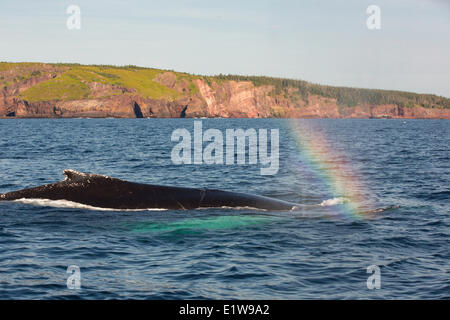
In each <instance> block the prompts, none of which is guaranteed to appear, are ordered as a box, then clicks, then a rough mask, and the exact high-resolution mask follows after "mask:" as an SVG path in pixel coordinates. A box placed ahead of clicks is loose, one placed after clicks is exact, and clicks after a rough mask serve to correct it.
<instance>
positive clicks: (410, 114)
mask: <svg viewBox="0 0 450 320" xmlns="http://www.w3.org/2000/svg"><path fill="white" fill-rule="evenodd" d="M0 88H1V90H0V117H8V118H33V117H41V118H42V117H43V118H71V117H93V118H94V117H118V118H142V117H172V118H176V117H224V118H268V117H281V118H427V119H438V118H440V119H450V99H447V98H444V97H438V96H435V95H423V94H415V93H409V92H399V91H386V90H368V89H356V88H343V87H330V86H321V85H316V84H311V83H308V82H305V81H299V80H289V79H277V78H267V77H244V76H222V75H220V76H215V77H207V76H196V75H191V74H186V73H179V72H174V71H166V70H159V69H150V68H140V67H136V66H126V67H113V66H89V65H88V66H83V65H74V64H43V63H0Z"/></svg>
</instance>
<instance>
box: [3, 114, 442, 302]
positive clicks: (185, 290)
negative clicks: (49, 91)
mask: <svg viewBox="0 0 450 320" xmlns="http://www.w3.org/2000/svg"><path fill="white" fill-rule="evenodd" d="M194 121H202V125H203V129H204V130H206V129H208V128H214V129H219V130H221V131H222V132H223V133H224V134H225V130H226V129H229V128H234V129H237V128H242V129H249V128H254V129H255V130H259V129H264V128H265V129H269V130H270V129H278V130H279V171H278V173H277V174H275V175H261V174H260V168H261V165H260V164H256V165H250V164H247V165H237V164H235V165H220V164H216V165H207V164H201V165H194V164H191V165H175V164H174V163H173V162H172V161H171V151H172V148H173V147H174V146H175V144H176V143H174V142H172V141H171V134H172V132H173V131H174V130H175V129H177V128H186V129H187V130H188V131H190V132H193V126H194ZM295 128H297V129H299V131H296V129H295ZM0 137H1V138H0V193H5V192H9V191H13V190H19V189H23V188H27V187H32V186H38V185H42V184H47V183H53V182H57V181H60V180H62V179H64V177H63V175H62V171H63V170H64V169H74V170H78V171H82V172H87V173H97V174H103V175H109V176H113V177H117V178H121V179H125V180H128V181H134V182H140V183H148V184H162V185H171V186H183V187H195V188H200V187H201V188H214V189H222V190H227V191H238V192H245V193H251V194H258V195H264V196H268V197H273V198H277V199H282V200H287V201H291V202H295V203H299V204H301V205H304V207H303V209H302V210H300V211H292V212H286V211H285V212H282V211H280V212H270V211H263V210H255V209H249V208H240V209H230V208H215V209H201V210H164V211H150V210H143V211H115V210H110V211H105V210H92V209H86V208H83V207H79V206H76V205H74V204H70V203H52V202H42V201H41V202H39V201H37V200H22V201H14V202H0V299H449V298H450V263H449V261H450V148H449V146H450V121H449V120H390V119H385V120H379V119H377V120H369V119H367V120H356V119H355V120H353V119H342V120H338V119H315V120H279V119H202V120H194V119H3V120H0ZM247 151H248V150H247ZM350 189H351V190H352V193H353V194H354V195H356V196H355V197H353V198H352V197H350V198H348V194H347V191H348V190H350ZM69 266H77V267H78V268H79V271H80V273H79V275H80V278H79V280H80V281H79V283H80V289H71V287H70V286H69V287H68V286H67V279H68V277H70V276H71V273H68V267H69ZM368 267H369V272H368ZM374 268H375V270H378V271H379V272H378V271H377V272H375V271H373V270H374ZM374 276H376V279H377V281H378V282H377V283H378V286H377V287H375V288H374V287H373V286H370V285H369V286H368V279H369V280H370V279H372V280H373V279H374V278H373V277H374ZM370 277H372V278H370ZM372 280H370V281H372ZM370 281H369V282H370ZM370 283H372V284H373V282H370Z"/></svg>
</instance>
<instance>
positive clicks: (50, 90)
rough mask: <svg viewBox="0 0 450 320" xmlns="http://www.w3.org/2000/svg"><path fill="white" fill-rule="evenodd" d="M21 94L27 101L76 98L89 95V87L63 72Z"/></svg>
mask: <svg viewBox="0 0 450 320" xmlns="http://www.w3.org/2000/svg"><path fill="white" fill-rule="evenodd" d="M22 96H23V97H24V98H25V99H26V100H28V101H48V100H77V99H83V98H87V97H88V96H89V87H88V86H87V85H86V84H84V83H82V82H81V81H79V79H78V78H77V77H75V76H73V75H71V74H63V75H61V76H59V77H57V78H55V79H51V80H48V81H45V82H41V83H39V84H37V85H35V86H33V87H31V88H29V89H28V90H26V91H25V92H23V94H22Z"/></svg>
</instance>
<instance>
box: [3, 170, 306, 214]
mask: <svg viewBox="0 0 450 320" xmlns="http://www.w3.org/2000/svg"><path fill="white" fill-rule="evenodd" d="M63 173H64V175H65V176H66V178H65V180H63V181H60V182H57V183H52V184H47V185H42V186H39V187H34V188H29V189H23V190H19V191H13V192H9V193H5V194H1V195H0V201H12V200H19V199H48V200H68V201H72V202H77V203H81V204H84V205H89V206H92V207H98V208H108V209H118V210H126V209H184V210H188V209H198V208H214V207H216V208H217V207H233V208H237V207H250V208H255V209H264V210H294V209H296V208H298V206H299V205H297V204H295V203H290V202H286V201H282V200H278V199H273V198H268V197H264V196H258V195H251V194H245V193H238V192H229V191H222V190H214V189H201V188H182V187H171V186H161V185H149V184H141V183H135V182H128V181H125V180H121V179H117V178H112V177H108V176H103V175H98V174H86V173H82V172H78V171H75V170H64V171H63Z"/></svg>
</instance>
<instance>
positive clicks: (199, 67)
mask: <svg viewBox="0 0 450 320" xmlns="http://www.w3.org/2000/svg"><path fill="white" fill-rule="evenodd" d="M70 5H77V6H78V7H79V8H80V10H81V14H80V21H81V27H80V29H72V30H70V29H69V28H67V19H68V18H69V17H70V16H71V14H68V13H67V12H66V11H67V8H68V7H69V6H70ZM370 5H376V6H378V7H379V8H380V29H373V30H370V29H368V28H367V25H366V21H367V19H368V18H369V16H370V14H368V13H367V12H366V10H367V8H368V7H369V6H370ZM0 61H10V62H23V61H27V62H74V63H81V64H111V65H130V64H131V65H139V66H143V67H155V68H162V69H170V70H175V71H182V72H189V73H194V74H203V75H214V74H220V73H222V74H240V75H266V76H273V77H283V78H293V79H301V80H307V81H310V82H314V83H319V84H327V85H336V86H349V87H360V88H376V89H390V90H403V91H413V92H418V93H433V94H438V95H442V96H446V97H450V0H370V1H366V0H327V1H325V0H222V1H216V0H183V1H180V0H164V1H160V0H156V1H155V0H146V1H145V0H142V1H141V0H126V1H125V0H108V1H106V0H96V1H92V0H89V1H87V0H86V1H85V0H70V1H66V0H53V1H50V0H40V1H35V0H30V1H25V0H14V1H6V0H2V1H1V3H0Z"/></svg>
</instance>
